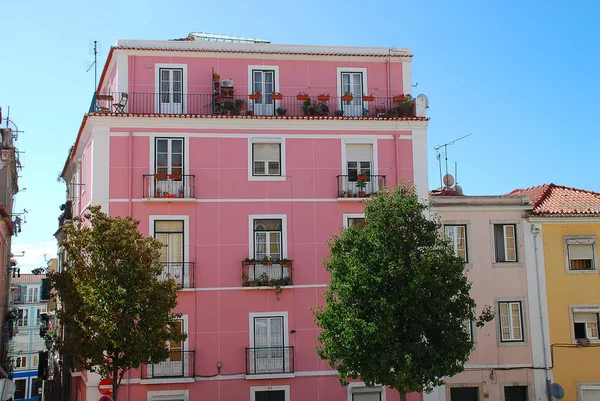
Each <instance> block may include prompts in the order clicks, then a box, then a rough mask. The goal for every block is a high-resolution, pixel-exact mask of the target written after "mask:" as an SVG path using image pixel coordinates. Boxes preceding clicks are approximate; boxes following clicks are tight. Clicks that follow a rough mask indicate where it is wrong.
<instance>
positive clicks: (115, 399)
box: [111, 380, 119, 401]
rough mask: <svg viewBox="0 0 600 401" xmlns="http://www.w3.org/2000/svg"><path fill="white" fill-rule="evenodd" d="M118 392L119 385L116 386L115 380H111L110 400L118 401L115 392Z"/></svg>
mask: <svg viewBox="0 0 600 401" xmlns="http://www.w3.org/2000/svg"><path fill="white" fill-rule="evenodd" d="M118 391H119V385H118V384H117V382H116V380H113V393H112V396H111V398H112V399H113V401H117V400H118V394H117V392H118Z"/></svg>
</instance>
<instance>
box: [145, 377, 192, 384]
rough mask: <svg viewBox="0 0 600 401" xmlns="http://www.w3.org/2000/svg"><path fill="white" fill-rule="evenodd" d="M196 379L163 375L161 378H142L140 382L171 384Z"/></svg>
mask: <svg viewBox="0 0 600 401" xmlns="http://www.w3.org/2000/svg"><path fill="white" fill-rule="evenodd" d="M195 381H196V380H195V379H194V378H193V377H173V378H168V377H161V378H160V379H159V378H157V379H141V380H140V384H171V383H193V382H195Z"/></svg>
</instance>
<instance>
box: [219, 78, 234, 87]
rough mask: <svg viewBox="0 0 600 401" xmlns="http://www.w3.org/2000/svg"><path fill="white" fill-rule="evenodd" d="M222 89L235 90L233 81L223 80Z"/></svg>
mask: <svg viewBox="0 0 600 401" xmlns="http://www.w3.org/2000/svg"><path fill="white" fill-rule="evenodd" d="M221 87H222V88H233V79H222V80H221Z"/></svg>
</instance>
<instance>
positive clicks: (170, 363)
mask: <svg viewBox="0 0 600 401" xmlns="http://www.w3.org/2000/svg"><path fill="white" fill-rule="evenodd" d="M194 366H195V362H194V351H170V352H169V359H167V360H166V361H163V362H158V363H152V364H148V365H142V379H165V378H182V377H194V375H195V373H194Z"/></svg>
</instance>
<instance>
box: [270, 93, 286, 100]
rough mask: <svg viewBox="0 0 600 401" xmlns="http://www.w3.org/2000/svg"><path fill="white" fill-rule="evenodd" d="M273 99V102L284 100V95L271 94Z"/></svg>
mask: <svg viewBox="0 0 600 401" xmlns="http://www.w3.org/2000/svg"><path fill="white" fill-rule="evenodd" d="M271 99H273V100H283V95H282V94H281V93H279V92H273V93H272V94H271Z"/></svg>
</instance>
